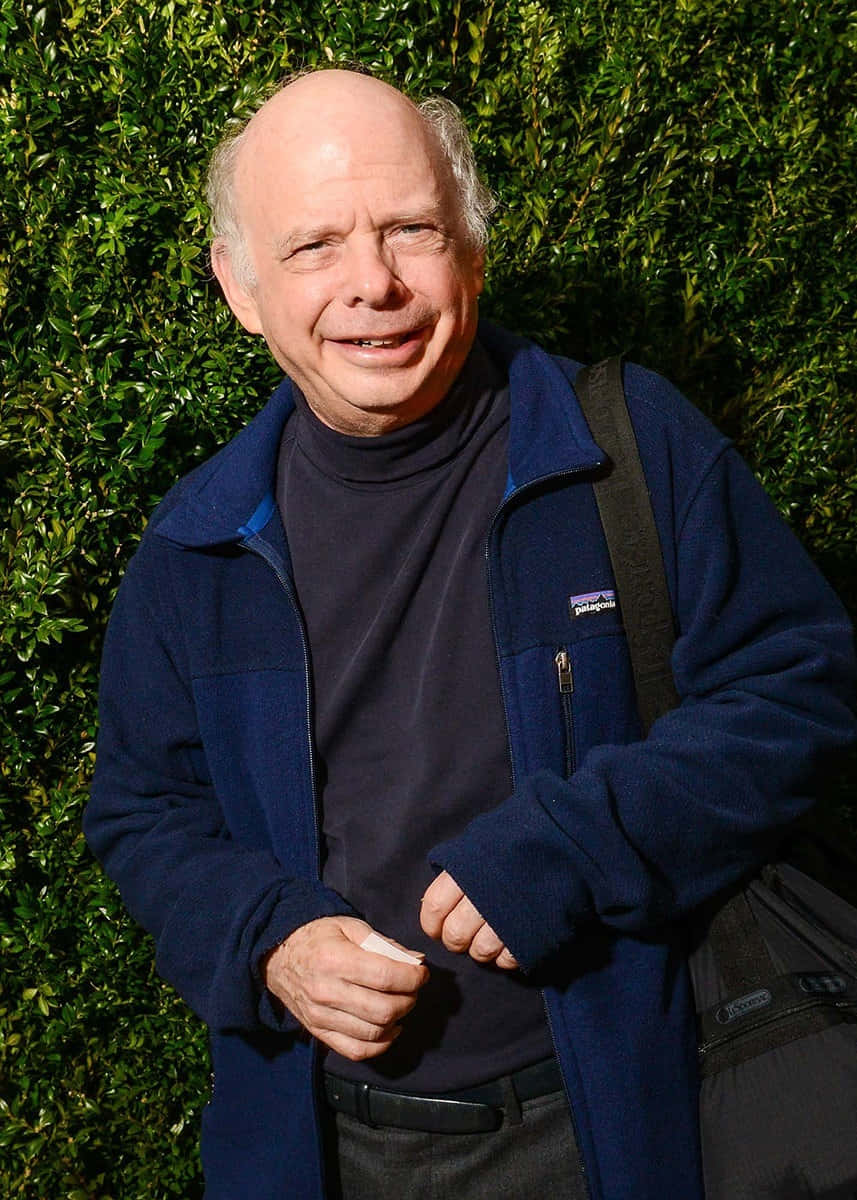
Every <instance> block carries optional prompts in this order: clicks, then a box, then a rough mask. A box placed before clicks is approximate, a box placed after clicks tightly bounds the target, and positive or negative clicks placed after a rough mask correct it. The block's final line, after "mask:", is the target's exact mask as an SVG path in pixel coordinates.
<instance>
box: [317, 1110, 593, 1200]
mask: <svg viewBox="0 0 857 1200" xmlns="http://www.w3.org/2000/svg"><path fill="white" fill-rule="evenodd" d="M327 1159H328V1176H329V1178H328V1194H329V1195H330V1196H331V1197H336V1198H337V1200H402V1198H403V1197H406V1198H407V1200H529V1198H530V1197H533V1196H536V1197H539V1198H540V1200H586V1189H585V1186H584V1182H583V1176H582V1173H581V1167H580V1158H579V1155H578V1153H577V1146H576V1144H575V1140H574V1133H573V1130H572V1124H571V1118H570V1116H569V1112H568V1106H567V1104H566V1100H565V1096H564V1095H563V1094H562V1093H560V1092H558V1093H554V1094H553V1095H550V1096H539V1097H538V1098H537V1099H535V1100H526V1101H524V1103H523V1104H522V1105H521V1106H520V1110H519V1112H513V1113H510V1114H508V1115H507V1117H506V1120H505V1121H504V1122H503V1124H502V1126H501V1127H500V1128H499V1129H498V1130H496V1131H495V1132H492V1133H445V1134H444V1133H416V1132H413V1131H411V1130H406V1129H390V1128H388V1127H385V1128H371V1127H370V1126H368V1125H364V1124H362V1123H361V1122H360V1121H358V1120H356V1119H355V1118H354V1117H349V1116H345V1115H344V1114H343V1113H336V1114H333V1113H330V1114H328V1150H327Z"/></svg>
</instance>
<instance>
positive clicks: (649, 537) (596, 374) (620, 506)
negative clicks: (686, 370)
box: [574, 358, 678, 733]
mask: <svg viewBox="0 0 857 1200" xmlns="http://www.w3.org/2000/svg"><path fill="white" fill-rule="evenodd" d="M574 387H575V390H576V392H577V396H578V399H579V400H580V404H581V407H582V409H583V414H584V416H585V417H586V420H587V423H588V425H589V428H590V430H591V431H592V436H593V437H594V438H595V440H596V442H597V443H598V445H599V446H600V447H601V449H602V450H604V451H605V453H606V454H607V456H608V458H609V463H608V465H607V468H606V470H605V472H604V473H603V474H602V476H601V477H600V478H599V479H597V480H596V481H595V483H594V485H593V486H594V489H595V499H596V501H597V503H598V511H599V513H600V514H601V524H602V526H603V528H604V535H605V537H606V538H607V548H608V550H609V551H610V562H611V563H612V566H613V575H614V577H615V579H616V590H617V592H618V594H619V605H620V607H621V610H622V620H623V622H624V625H625V633H626V635H627V638H628V646H629V648H630V651H631V663H632V665H633V669H634V683H635V685H636V689H637V706H638V708H639V710H640V719H641V720H642V722H643V728H644V730H645V731H646V732H647V733H648V731H649V728H650V727H651V725H652V723H653V722H654V721H655V720H656V719H657V718H658V717H659V716H661V715H662V714H663V713H665V712H669V710H670V709H671V708H675V706H676V705H677V704H678V694H677V692H676V690H675V684H674V683H673V675H672V668H671V666H670V655H671V651H672V647H673V642H674V641H675V626H674V624H673V613H672V605H671V604H670V597H669V591H668V589H667V581H666V575H665V573H664V563H663V557H662V551H661V543H660V538H659V537H658V530H657V527H656V525H655V518H654V515H653V513H652V503H651V500H650V498H649V489H648V487H647V486H646V478H645V476H644V474H643V466H642V463H641V462H640V452H639V450H638V449H637V439H636V438H635V436H634V430H633V428H632V426H631V419H630V417H629V416H628V407H627V405H626V403H625V393H624V391H623V388H622V360H621V358H608V359H605V361H604V362H601V363H597V364H596V365H595V366H593V367H585V368H584V369H583V370H582V371H581V372H580V373H579V374H578V376H577V378H576V380H575V381H574Z"/></svg>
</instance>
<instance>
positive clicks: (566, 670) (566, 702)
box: [554, 647, 574, 779]
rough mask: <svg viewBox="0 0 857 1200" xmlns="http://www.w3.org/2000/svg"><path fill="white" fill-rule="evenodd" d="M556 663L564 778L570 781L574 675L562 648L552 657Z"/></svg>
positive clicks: (572, 768) (566, 652) (572, 748)
mask: <svg viewBox="0 0 857 1200" xmlns="http://www.w3.org/2000/svg"><path fill="white" fill-rule="evenodd" d="M554 662H555V663H556V681H557V686H558V688H559V698H560V703H561V704H562V719H563V726H564V730H565V777H566V779H570V778H571V776H572V775H573V774H574V716H573V715H572V711H571V697H572V695H573V693H574V674H573V672H572V669H571V659H570V658H569V657H568V651H567V650H566V649H565V647H563V648H562V649H560V650H557V652H556V656H555V657H554Z"/></svg>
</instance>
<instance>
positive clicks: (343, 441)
mask: <svg viewBox="0 0 857 1200" xmlns="http://www.w3.org/2000/svg"><path fill="white" fill-rule="evenodd" d="M504 386H506V380H505V379H504V377H503V375H502V374H501V372H500V370H499V369H498V368H497V367H496V366H495V364H494V362H493V361H492V360H491V359H490V358H489V356H488V354H487V353H486V351H485V349H484V348H483V347H482V346H481V345H480V344H479V342H478V341H476V342H474V344H473V348H472V349H471V351H470V354H469V355H468V357H467V360H466V362H465V364H464V366H463V368H462V370H461V374H460V375H459V376H458V378H457V379H456V381H455V383H454V384H453V385H452V387H451V388H450V390H449V392H448V393H447V394H446V396H445V397H444V399H443V400H441V402H440V404H438V405H437V406H436V407H435V408H433V409H432V410H431V412H429V413H426V415H425V416H423V417H420V418H419V420H417V421H414V422H412V423H411V424H410V425H405V426H403V427H402V428H401V429H395V430H393V431H392V432H391V433H384V434H381V435H379V436H378V437H357V436H354V435H350V434H344V433H339V432H337V431H336V430H335V429H331V428H330V427H329V426H327V425H325V424H324V423H323V422H322V421H320V420H319V418H318V417H317V416H316V415H315V413H314V412H313V411H312V409H311V408H310V407H309V405H308V404H307V402H306V399H305V398H304V396H303V395H302V394H301V393H300V392H299V391H298V389H297V388H295V401H296V411H295V415H294V438H295V442H296V444H297V446H298V447H299V448H300V450H301V452H302V453H303V454H304V455H305V456H306V457H307V458H308V459H309V460H310V462H312V464H313V465H314V466H315V467H316V468H317V469H318V470H319V471H322V472H323V473H324V474H325V475H328V476H331V477H333V478H336V479H340V480H342V481H343V482H347V483H352V484H358V485H359V484H364V483H366V484H369V483H371V484H378V483H399V484H401V483H402V481H404V480H407V479H413V478H415V477H416V476H420V475H423V474H425V473H427V472H430V471H433V470H435V469H437V468H438V467H441V466H442V465H443V464H444V463H446V462H449V460H450V459H451V458H453V457H454V456H455V455H456V454H457V453H458V451H459V450H460V449H461V448H462V446H464V445H466V443H467V442H468V441H469V439H470V437H471V436H472V435H473V433H474V432H475V430H476V429H478V427H479V425H480V424H481V422H482V420H483V419H484V417H485V415H486V414H487V412H488V411H489V410H490V409H491V407H492V403H493V400H494V398H495V396H496V394H497V392H498V391H499V390H500V389H502V388H503V387H504ZM290 424H291V422H290Z"/></svg>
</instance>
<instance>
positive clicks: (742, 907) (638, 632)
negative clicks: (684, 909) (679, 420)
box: [574, 358, 777, 995]
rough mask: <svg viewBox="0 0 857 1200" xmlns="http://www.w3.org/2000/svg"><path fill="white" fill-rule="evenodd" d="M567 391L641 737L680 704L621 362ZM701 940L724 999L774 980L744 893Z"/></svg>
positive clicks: (592, 370) (660, 567)
mask: <svg viewBox="0 0 857 1200" xmlns="http://www.w3.org/2000/svg"><path fill="white" fill-rule="evenodd" d="M574 388H575V391H576V392H577V398H578V400H579V401H580V406H581V408H582V409H583V414H584V416H585V417H586V421H587V424H588V425H589V428H590V431H591V433H592V436H593V437H594V438H595V440H596V442H597V443H598V445H599V446H600V447H601V449H602V450H603V451H604V452H605V453H606V454H607V456H608V459H609V462H608V464H607V466H606V468H605V470H604V473H603V474H602V475H601V477H600V478H598V479H597V480H596V481H595V483H594V484H593V487H594V490H595V499H596V501H597V503H598V512H599V514H600V516H601V524H602V527H603V529H604V536H605V537H606V539H607V547H608V549H609V551H610V562H611V564H612V566H613V575H614V577H615V579H616V589H617V591H618V593H619V604H620V606H621V609H622V621H623V623H624V625H625V633H626V635H627V638H628V648H629V650H630V653H631V664H632V666H633V671H634V684H635V687H636V690H637V706H638V708H639V710H640V718H641V720H642V723H643V728H644V730H645V732H646V733H648V731H649V729H650V727H651V725H652V724H653V722H654V721H655V720H656V719H657V718H658V717H659V716H662V715H663V714H664V713H666V712H669V710H670V709H671V708H675V707H676V705H677V704H678V703H679V697H678V693H677V692H676V689H675V684H674V682H673V677H672V668H671V666H670V657H671V651H672V647H673V643H674V641H675V625H674V623H673V612H672V605H671V603H670V597H669V590H668V588H667V581H666V575H665V573H664V562H663V553H662V549H661V542H660V538H659V536H658V530H657V526H656V525H655V518H654V514H653V512H652V503H651V499H650V497H649V489H648V486H647V484H646V477H645V475H644V474H643V465H642V463H641V462H640V452H639V449H638V448H637V439H636V437H635V436H634V429H633V426H632V425H631V418H630V416H629V415H628V406H627V404H626V403H625V392H624V388H623V387H622V360H621V358H608V359H605V361H604V362H600V363H597V364H596V365H595V366H593V367H585V368H584V369H583V370H582V371H580V372H579V374H578V376H577V378H576V379H575V381H574ZM708 937H709V941H710V943H711V946H712V948H713V950H714V954H715V957H716V959H717V965H718V968H719V970H720V973H721V976H722V978H723V982H724V985H725V987H726V990H727V992H728V993H729V994H731V995H736V994H741V993H742V992H747V991H750V990H751V989H752V988H753V987H758V986H760V985H761V983H762V982H763V981H764V980H766V979H768V978H770V977H772V976H773V975H776V973H777V972H776V968H775V967H774V965H773V963H772V961H771V958H770V955H769V953H768V948H767V946H766V945H765V942H764V940H763V938H762V935H761V933H760V932H759V928H758V925H757V924H756V921H755V919H754V917H753V913H752V911H751V909H750V906H749V903H748V902H747V897H746V895H745V894H744V893H743V892H738V893H737V894H735V895H733V896H732V898H731V899H730V900H729V901H728V902H727V903H725V904H723V905H722V906H721V907H718V908H717V910H716V912H715V914H714V916H713V918H711V920H710V924H709V926H708Z"/></svg>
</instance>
